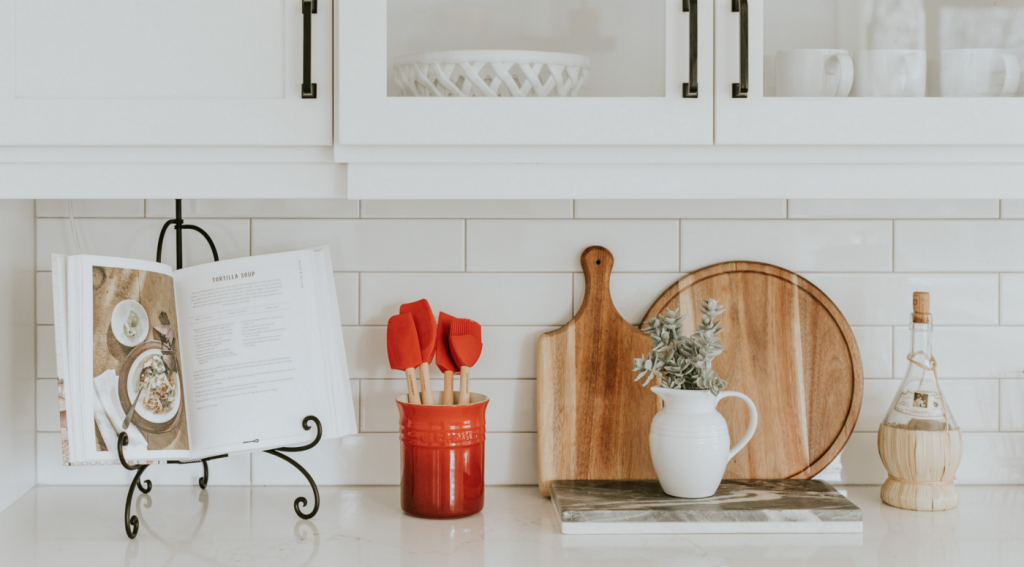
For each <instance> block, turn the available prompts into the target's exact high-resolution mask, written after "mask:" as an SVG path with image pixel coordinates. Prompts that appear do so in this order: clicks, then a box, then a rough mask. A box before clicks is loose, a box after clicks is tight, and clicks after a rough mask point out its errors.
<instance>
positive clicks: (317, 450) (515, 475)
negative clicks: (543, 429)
mask: <svg viewBox="0 0 1024 567" xmlns="http://www.w3.org/2000/svg"><path fill="white" fill-rule="evenodd" d="M485 443H486V445H485V449H484V450H485V453H486V461H485V464H484V482H486V483H487V484H489V485H509V484H537V435H536V434H534V433H488V434H487V440H486V441H485ZM400 450H401V445H400V444H399V440H398V434H397V433H361V434H359V435H353V436H350V437H342V438H340V439H325V440H323V441H321V442H320V444H319V445H317V446H316V447H314V448H313V449H310V450H309V451H306V452H304V453H302V455H301V457H300V459H301V462H302V465H303V466H304V467H305V468H306V470H308V471H309V473H310V474H311V475H313V478H315V479H316V480H317V483H318V484H320V485H323V486H329V485H337V484H349V485H394V484H398V483H399V482H400V480H401V478H400V474H401V468H400V459H399V457H400ZM304 480H305V479H303V478H302V476H301V475H300V474H299V472H298V471H296V470H295V468H294V467H292V466H291V465H289V464H287V463H285V462H283V461H281V460H280V459H278V458H276V457H273V456H271V455H268V454H266V453H254V454H253V459H252V483H253V484H254V485H285V486H288V485H301V484H304Z"/></svg>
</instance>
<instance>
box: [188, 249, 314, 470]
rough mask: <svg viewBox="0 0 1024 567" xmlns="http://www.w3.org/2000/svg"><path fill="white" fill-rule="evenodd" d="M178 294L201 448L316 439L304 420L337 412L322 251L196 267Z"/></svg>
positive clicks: (210, 450)
mask: <svg viewBox="0 0 1024 567" xmlns="http://www.w3.org/2000/svg"><path fill="white" fill-rule="evenodd" d="M175 290H176V294H177V299H178V306H179V319H178V321H179V324H180V325H181V328H182V343H181V352H182V356H183V360H184V364H183V367H184V369H185V383H186V384H187V385H188V386H189V394H188V398H187V399H186V405H187V406H188V410H189V419H190V426H191V428H192V444H193V445H192V448H193V450H194V452H197V453H196V454H197V455H200V456H203V455H213V454H221V453H228V452H237V451H253V450H259V449H267V448H274V447H280V446H284V445H293V444H297V443H302V442H305V441H307V440H312V436H313V431H306V430H304V429H303V428H302V419H303V418H304V417H306V416H307V415H325V414H326V413H327V408H326V401H325V400H323V396H318V395H317V390H318V388H317V387H316V386H317V382H316V378H315V377H317V376H322V375H323V371H322V356H321V344H320V342H319V337H318V333H317V328H318V327H317V321H316V309H317V305H316V295H315V291H314V286H313V256H312V252H311V251H309V250H301V251H297V252H288V253H283V254H271V255H267V256H256V257H252V258H240V259H235V260H227V261H222V262H215V263H211V264H204V265H201V266H195V267H191V268H186V269H184V270H179V271H178V272H176V273H175Z"/></svg>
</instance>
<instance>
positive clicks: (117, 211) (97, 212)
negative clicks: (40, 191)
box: [36, 199, 146, 219]
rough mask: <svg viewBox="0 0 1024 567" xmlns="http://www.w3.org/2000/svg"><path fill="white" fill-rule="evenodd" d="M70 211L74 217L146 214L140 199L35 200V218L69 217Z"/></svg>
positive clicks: (129, 216)
mask: <svg viewBox="0 0 1024 567" xmlns="http://www.w3.org/2000/svg"><path fill="white" fill-rule="evenodd" d="M72 208H73V209H74V210H73V211H72ZM72 212H74V214H75V218H89V217H95V218H108V219H110V218H132V217H136V218H138V217H144V216H146V202H145V201H143V200H142V199H73V200H68V199H38V200H36V218H49V217H70V216H71V213H72Z"/></svg>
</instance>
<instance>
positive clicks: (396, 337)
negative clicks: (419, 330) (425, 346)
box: [388, 313, 423, 405]
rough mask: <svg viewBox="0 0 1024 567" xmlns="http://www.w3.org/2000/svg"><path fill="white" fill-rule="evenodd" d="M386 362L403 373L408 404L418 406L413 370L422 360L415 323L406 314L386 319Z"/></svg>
mask: <svg viewBox="0 0 1024 567" xmlns="http://www.w3.org/2000/svg"><path fill="white" fill-rule="evenodd" d="M388 361H389V362H390V363H391V368H394V369H395V370H404V371H405V382H406V384H405V385H406V388H407V389H408V390H409V403H410V404H415V405H419V403H420V397H419V396H418V395H416V375H415V374H414V373H413V369H414V368H416V367H417V366H419V365H420V362H422V361H423V358H422V354H421V353H420V341H419V338H417V335H416V323H415V322H414V321H413V319H412V315H410V314H408V313H401V314H399V315H395V316H394V317H392V318H390V319H388Z"/></svg>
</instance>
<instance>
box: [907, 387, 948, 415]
mask: <svg viewBox="0 0 1024 567" xmlns="http://www.w3.org/2000/svg"><path fill="white" fill-rule="evenodd" d="M896 411H898V412H900V413H903V414H906V415H909V416H913V417H943V410H942V398H941V397H939V395H938V394H937V393H935V392H903V393H902V394H900V397H899V399H898V400H896Z"/></svg>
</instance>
